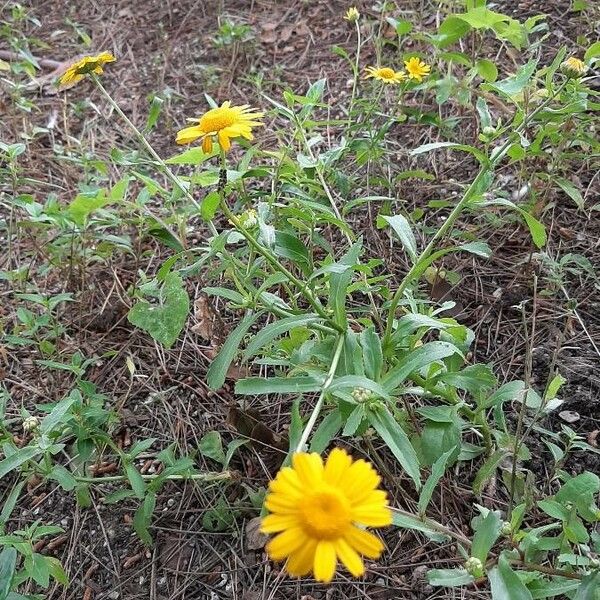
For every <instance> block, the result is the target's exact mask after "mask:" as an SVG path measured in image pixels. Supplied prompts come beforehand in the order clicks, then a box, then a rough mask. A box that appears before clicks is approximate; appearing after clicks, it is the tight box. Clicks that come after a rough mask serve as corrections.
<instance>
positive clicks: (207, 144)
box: [202, 135, 213, 154]
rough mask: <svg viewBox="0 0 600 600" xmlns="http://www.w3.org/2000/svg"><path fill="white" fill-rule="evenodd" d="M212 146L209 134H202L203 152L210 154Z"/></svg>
mask: <svg viewBox="0 0 600 600" xmlns="http://www.w3.org/2000/svg"><path fill="white" fill-rule="evenodd" d="M212 148H213V142H212V136H210V135H206V136H204V138H203V139H202V152H204V153H205V154H210V153H211V152H212Z"/></svg>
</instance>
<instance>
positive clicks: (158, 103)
mask: <svg viewBox="0 0 600 600" xmlns="http://www.w3.org/2000/svg"><path fill="white" fill-rule="evenodd" d="M164 102H165V101H164V100H163V98H161V97H160V96H157V95H156V94H154V95H153V97H152V102H151V103H150V110H149V111H148V119H147V120H146V131H150V130H151V129H153V128H154V126H155V125H156V123H157V121H158V117H159V116H160V113H161V111H162V107H163V104H164Z"/></svg>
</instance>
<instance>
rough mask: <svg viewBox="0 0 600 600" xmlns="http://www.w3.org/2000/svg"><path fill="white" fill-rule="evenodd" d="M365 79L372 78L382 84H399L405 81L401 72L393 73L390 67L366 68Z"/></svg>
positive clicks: (404, 75)
mask: <svg viewBox="0 0 600 600" xmlns="http://www.w3.org/2000/svg"><path fill="white" fill-rule="evenodd" d="M365 71H366V72H367V75H366V77H367V79H368V78H369V77H372V78H373V79H377V80H378V81H383V83H400V82H402V81H404V80H405V79H406V74H405V73H404V72H402V71H394V69H391V68H390V67H367V68H366V69H365Z"/></svg>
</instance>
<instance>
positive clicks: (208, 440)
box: [198, 431, 225, 464]
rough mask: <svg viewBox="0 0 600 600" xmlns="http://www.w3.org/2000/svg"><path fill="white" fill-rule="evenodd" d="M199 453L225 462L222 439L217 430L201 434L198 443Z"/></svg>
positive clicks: (219, 461)
mask: <svg viewBox="0 0 600 600" xmlns="http://www.w3.org/2000/svg"><path fill="white" fill-rule="evenodd" d="M198 450H199V451H200V454H202V455H203V456H206V457H208V458H210V459H212V460H215V461H217V462H218V463H221V464H223V463H224V462H225V452H224V451H223V441H222V440H221V434H220V433H219V432H218V431H209V432H208V433H205V434H204V435H203V436H202V439H201V440H200V443H199V444H198Z"/></svg>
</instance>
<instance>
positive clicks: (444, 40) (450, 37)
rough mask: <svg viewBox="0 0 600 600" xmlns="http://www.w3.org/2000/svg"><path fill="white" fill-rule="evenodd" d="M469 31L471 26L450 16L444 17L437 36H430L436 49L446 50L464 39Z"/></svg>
mask: <svg viewBox="0 0 600 600" xmlns="http://www.w3.org/2000/svg"><path fill="white" fill-rule="evenodd" d="M469 31H471V26H470V25H469V24H468V23H467V22H466V21H464V20H462V19H459V18H458V17H456V16H454V15H451V16H449V17H446V19H445V20H444V21H443V22H442V24H441V25H440V26H439V28H438V34H437V35H435V36H432V41H433V43H434V44H435V45H436V46H437V47H438V48H447V47H448V46H451V45H452V44H454V43H455V42H457V41H458V40H460V39H461V38H462V37H464V36H465V35H466V34H467V33H468V32H469Z"/></svg>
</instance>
